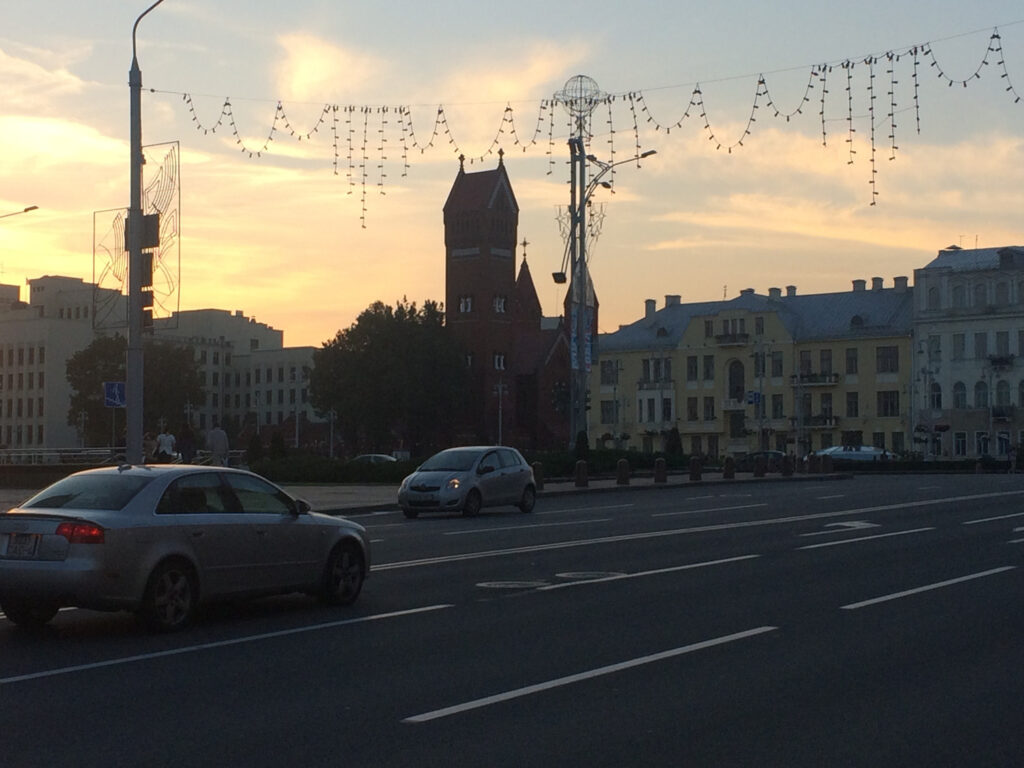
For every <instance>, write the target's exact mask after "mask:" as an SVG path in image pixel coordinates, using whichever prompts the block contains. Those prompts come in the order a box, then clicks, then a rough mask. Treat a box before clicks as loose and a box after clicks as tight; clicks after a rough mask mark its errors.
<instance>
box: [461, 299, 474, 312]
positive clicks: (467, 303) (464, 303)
mask: <svg viewBox="0 0 1024 768" xmlns="http://www.w3.org/2000/svg"><path fill="white" fill-rule="evenodd" d="M472 311H473V297H472V296H459V312H461V313H463V314H467V313H469V312H472Z"/></svg>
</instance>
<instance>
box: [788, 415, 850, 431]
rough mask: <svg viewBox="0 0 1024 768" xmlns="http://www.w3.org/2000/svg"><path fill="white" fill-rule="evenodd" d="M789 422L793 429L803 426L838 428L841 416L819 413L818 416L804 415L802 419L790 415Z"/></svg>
mask: <svg viewBox="0 0 1024 768" xmlns="http://www.w3.org/2000/svg"><path fill="white" fill-rule="evenodd" d="M789 423H790V426H791V427H792V428H793V429H797V428H798V427H801V426H802V427H805V428H807V429H836V428H837V427H838V426H839V417H838V416H826V415H825V414H823V413H819V414H818V415H817V416H804V418H803V419H802V420H801V419H800V418H799V417H797V416H790V417H789Z"/></svg>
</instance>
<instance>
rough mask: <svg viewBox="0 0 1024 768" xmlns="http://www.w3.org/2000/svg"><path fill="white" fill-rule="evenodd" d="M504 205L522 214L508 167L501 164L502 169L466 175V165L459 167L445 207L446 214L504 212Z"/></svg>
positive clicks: (461, 164)
mask: <svg viewBox="0 0 1024 768" xmlns="http://www.w3.org/2000/svg"><path fill="white" fill-rule="evenodd" d="M504 205H508V206H511V207H512V208H513V209H514V210H516V211H518V210H519V203H517V202H516V196H515V194H514V193H513V192H512V184H511V183H510V182H509V180H508V173H506V172H505V163H504V162H503V161H500V160H499V161H498V167H497V168H494V169H492V170H489V171H476V172H474V173H466V169H465V165H464V164H463V163H461V161H460V165H459V175H458V176H456V177H455V183H454V184H452V189H451V192H449V193H448V199H447V200H446V201H445V204H444V212H445V213H450V212H453V211H480V210H488V209H492V208H501V207H504Z"/></svg>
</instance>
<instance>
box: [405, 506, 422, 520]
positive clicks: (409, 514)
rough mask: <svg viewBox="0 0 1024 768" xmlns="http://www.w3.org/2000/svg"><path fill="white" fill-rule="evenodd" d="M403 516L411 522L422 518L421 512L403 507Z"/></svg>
mask: <svg viewBox="0 0 1024 768" xmlns="http://www.w3.org/2000/svg"><path fill="white" fill-rule="evenodd" d="M402 514H403V515H405V516H406V517H407V518H409V519H410V520H415V519H416V518H417V517H419V516H420V511H419V510H418V509H410V508H409V507H402Z"/></svg>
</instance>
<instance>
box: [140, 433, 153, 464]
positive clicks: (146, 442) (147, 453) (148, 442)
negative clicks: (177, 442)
mask: <svg viewBox="0 0 1024 768" xmlns="http://www.w3.org/2000/svg"><path fill="white" fill-rule="evenodd" d="M150 461H156V436H155V435H154V434H153V433H152V432H147V433H146V434H144V435H143V436H142V463H143V464H145V463H146V462H150Z"/></svg>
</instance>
